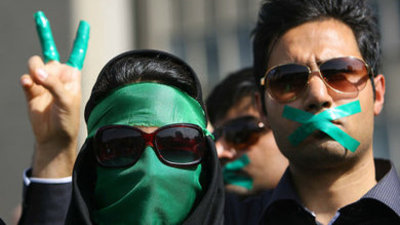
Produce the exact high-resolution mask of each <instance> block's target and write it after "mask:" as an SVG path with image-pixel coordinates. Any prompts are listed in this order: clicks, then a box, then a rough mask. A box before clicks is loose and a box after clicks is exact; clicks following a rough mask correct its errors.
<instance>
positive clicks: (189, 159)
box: [94, 123, 206, 168]
mask: <svg viewBox="0 0 400 225" xmlns="http://www.w3.org/2000/svg"><path fill="white" fill-rule="evenodd" d="M146 146H151V147H152V148H153V149H154V151H155V152H156V154H157V156H158V158H159V159H160V161H161V162H163V163H164V164H167V165H169V166H176V167H188V166H193V165H197V164H199V163H200V162H201V160H202V158H203V155H204V152H205V148H206V138H205V135H204V134H203V130H202V129H201V128H200V127H199V126H197V125H194V124H186V123H178V124H171V125H167V126H163V127H160V128H158V129H157V130H156V131H154V132H153V133H145V132H143V131H141V130H140V129H138V128H135V127H132V126H125V125H110V126H104V127H101V128H100V129H99V130H98V131H97V132H96V135H95V136H94V151H95V154H96V159H97V162H98V164H99V165H101V166H104V167H116V168H120V167H129V166H132V165H134V164H135V163H136V162H137V161H138V159H139V158H140V156H141V155H142V153H143V151H144V149H145V148H146Z"/></svg>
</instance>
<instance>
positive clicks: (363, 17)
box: [253, 0, 381, 108]
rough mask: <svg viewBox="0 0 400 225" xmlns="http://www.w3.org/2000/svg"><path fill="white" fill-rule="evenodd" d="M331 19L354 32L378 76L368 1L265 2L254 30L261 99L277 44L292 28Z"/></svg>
mask: <svg viewBox="0 0 400 225" xmlns="http://www.w3.org/2000/svg"><path fill="white" fill-rule="evenodd" d="M330 18H333V19H336V20H339V21H341V22H343V23H344V24H346V25H348V26H349V27H350V28H351V29H352V30H353V32H354V35H355V38H356V41H357V44H358V48H359V49H360V52H361V54H362V57H363V59H364V60H365V61H366V62H367V64H368V65H369V66H370V67H371V68H372V71H373V74H374V76H376V75H377V74H378V73H379V67H380V64H381V47H380V43H379V42H380V34H379V29H378V23H377V18H376V16H375V15H374V13H373V12H372V10H371V8H370V6H369V5H368V3H367V1H366V0H265V1H264V2H263V3H262V6H261V8H260V11H259V15H258V21H257V25H256V27H255V29H254V30H253V58H254V77H255V79H256V83H257V86H258V87H259V88H260V91H261V93H262V94H261V96H262V98H264V94H263V93H264V91H265V90H263V88H262V87H261V85H260V78H261V77H262V76H264V74H265V72H266V70H267V69H268V68H267V64H268V61H269V57H270V51H271V49H272V46H273V45H274V44H275V42H276V41H277V40H278V39H279V38H280V37H281V36H282V35H283V34H284V33H286V32H287V31H288V30H290V29H291V28H294V27H296V26H299V25H301V24H304V23H306V22H311V21H321V20H325V19H330ZM373 84H374V83H373V82H372V85H373ZM262 102H263V103H264V99H262ZM264 108H265V107H264Z"/></svg>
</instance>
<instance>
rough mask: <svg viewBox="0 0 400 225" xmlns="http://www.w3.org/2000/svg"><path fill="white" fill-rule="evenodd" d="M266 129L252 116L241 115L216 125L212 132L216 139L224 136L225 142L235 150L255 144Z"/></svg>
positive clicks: (244, 148) (245, 148)
mask: <svg viewBox="0 0 400 225" xmlns="http://www.w3.org/2000/svg"><path fill="white" fill-rule="evenodd" d="M265 131H266V128H265V126H264V123H262V122H261V121H260V120H259V119H257V118H256V117H254V116H243V117H239V118H236V119H232V120H229V121H228V122H226V123H224V124H223V125H222V126H220V127H217V128H216V129H215V130H214V132H213V134H214V137H215V139H216V141H217V140H218V139H219V138H224V139H225V141H226V143H227V144H229V145H231V146H232V147H234V148H235V149H236V150H247V148H248V147H249V146H251V145H253V144H255V143H256V142H257V141H258V139H259V138H260V137H261V135H262V134H263V133H264V132H265Z"/></svg>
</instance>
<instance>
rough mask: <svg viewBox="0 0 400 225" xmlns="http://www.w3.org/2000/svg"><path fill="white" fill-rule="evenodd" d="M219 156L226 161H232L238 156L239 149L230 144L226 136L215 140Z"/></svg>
mask: <svg viewBox="0 0 400 225" xmlns="http://www.w3.org/2000/svg"><path fill="white" fill-rule="evenodd" d="M215 147H216V149H217V154H218V158H219V159H220V160H222V161H224V162H227V161H232V160H234V159H236V157H237V151H236V149H235V148H234V147H232V146H231V145H229V144H228V143H227V142H226V141H225V139H224V138H220V139H218V141H217V142H215Z"/></svg>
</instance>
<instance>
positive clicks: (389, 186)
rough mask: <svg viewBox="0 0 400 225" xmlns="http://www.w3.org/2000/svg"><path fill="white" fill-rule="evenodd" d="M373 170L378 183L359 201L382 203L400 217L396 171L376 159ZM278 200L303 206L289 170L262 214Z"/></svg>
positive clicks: (390, 165) (398, 183)
mask: <svg viewBox="0 0 400 225" xmlns="http://www.w3.org/2000/svg"><path fill="white" fill-rule="evenodd" d="M375 170H376V176H377V178H376V179H377V180H378V183H377V184H376V185H375V186H374V187H373V188H372V189H371V190H370V191H368V192H367V193H366V194H365V195H364V196H363V197H362V198H361V199H366V198H369V199H375V200H377V201H379V202H382V203H383V204H385V205H386V206H388V207H389V208H390V209H392V210H393V211H394V212H395V213H396V214H397V215H399V216H400V205H399V202H400V179H399V176H398V175H397V173H396V169H395V168H394V166H393V165H392V163H391V162H390V161H388V160H383V159H376V160H375ZM280 200H292V201H294V202H296V203H297V204H299V205H301V206H303V204H302V203H301V200H300V198H299V196H298V194H297V192H296V191H295V188H294V184H293V182H292V175H291V173H290V171H289V168H287V169H286V171H285V173H284V174H283V176H282V178H281V180H280V181H279V183H278V185H277V187H276V188H275V189H274V191H273V193H272V196H271V198H270V200H269V201H268V203H267V205H266V206H265V207H264V210H263V212H264V213H265V212H266V211H267V210H268V208H269V207H270V206H271V205H272V204H273V203H274V202H277V201H280ZM303 208H304V206H303ZM305 210H306V209H305ZM306 211H308V210H306Z"/></svg>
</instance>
